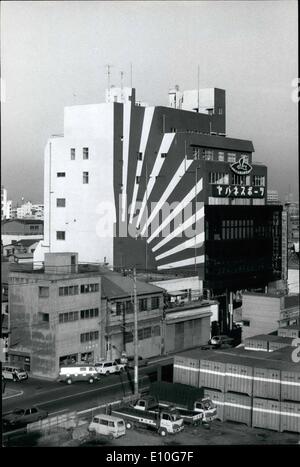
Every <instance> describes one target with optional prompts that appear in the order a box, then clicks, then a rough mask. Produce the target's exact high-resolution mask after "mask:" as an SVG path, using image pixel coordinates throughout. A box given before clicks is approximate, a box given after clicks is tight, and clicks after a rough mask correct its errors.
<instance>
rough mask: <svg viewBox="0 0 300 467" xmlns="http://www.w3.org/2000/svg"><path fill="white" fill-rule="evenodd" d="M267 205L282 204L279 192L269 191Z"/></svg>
mask: <svg viewBox="0 0 300 467" xmlns="http://www.w3.org/2000/svg"><path fill="white" fill-rule="evenodd" d="M267 203H268V204H280V201H279V195H278V191H277V190H268V191H267Z"/></svg>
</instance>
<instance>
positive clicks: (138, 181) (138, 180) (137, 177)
mask: <svg viewBox="0 0 300 467" xmlns="http://www.w3.org/2000/svg"><path fill="white" fill-rule="evenodd" d="M140 178H141V177H139V176H136V177H135V182H136V183H137V184H139V183H140Z"/></svg>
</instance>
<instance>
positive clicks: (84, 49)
mask: <svg viewBox="0 0 300 467" xmlns="http://www.w3.org/2000/svg"><path fill="white" fill-rule="evenodd" d="M297 18H298V13H297V2H296V1H294V0H282V1H275V2H273V1H233V2H231V1H187V2H184V1H175V2H172V1H162V2H161V1H146V2H143V1H133V2H127V1H120V2H119V1H50V2H47V1H40V2H39V1H33V2H26V1H20V2H18V1H17V2H14V1H2V2H1V71H2V73H1V76H2V90H3V91H4V94H2V98H1V100H2V104H1V110H2V112H1V120H2V122H1V123H2V130H1V133H2V145H1V146H2V184H3V185H4V186H5V187H6V188H7V189H8V196H9V198H11V199H13V201H14V202H17V201H19V202H20V199H21V197H22V196H24V197H25V199H29V200H31V201H32V202H42V201H43V157H44V146H45V144H46V140H47V138H48V136H50V135H51V134H55V133H63V107H64V106H66V105H73V104H90V103H98V102H103V101H104V96H105V87H106V85H107V77H106V74H105V72H106V68H105V65H106V64H108V63H109V64H111V65H112V68H111V72H112V78H111V83H112V84H115V85H117V86H119V85H120V71H124V85H127V86H129V85H130V63H132V67H133V86H134V87H135V88H136V90H137V98H138V100H143V101H146V102H149V103H150V104H155V105H167V103H168V90H169V88H170V87H172V86H174V85H175V84H178V85H179V86H180V89H181V90H183V89H193V88H196V87H197V66H198V64H199V66H200V87H219V88H222V89H225V90H226V105H227V135H228V136H231V137H236V138H244V139H250V140H252V141H253V144H254V148H255V154H254V159H255V160H257V161H261V162H264V163H266V164H267V165H268V169H269V170H268V176H269V188H274V189H278V190H279V194H280V196H281V197H282V198H284V196H285V194H286V193H287V192H288V191H289V185H290V187H291V191H292V192H293V195H294V199H295V200H296V199H297V195H298V137H297V136H298V133H297V104H296V103H295V102H293V100H292V97H291V96H292V91H293V89H295V88H293V86H292V81H293V80H295V79H296V78H297V75H298V59H297V57H298V49H297Z"/></svg>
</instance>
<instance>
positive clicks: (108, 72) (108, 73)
mask: <svg viewBox="0 0 300 467" xmlns="http://www.w3.org/2000/svg"><path fill="white" fill-rule="evenodd" d="M111 66H112V65H109V64H107V65H106V69H107V71H106V74H107V88H108V90H109V89H110V75H111V73H110V69H111Z"/></svg>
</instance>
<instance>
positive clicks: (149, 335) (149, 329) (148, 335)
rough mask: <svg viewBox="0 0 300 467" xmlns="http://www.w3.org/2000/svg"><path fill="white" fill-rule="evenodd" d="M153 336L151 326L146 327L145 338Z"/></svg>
mask: <svg viewBox="0 0 300 467" xmlns="http://www.w3.org/2000/svg"><path fill="white" fill-rule="evenodd" d="M150 337H151V327H149V328H144V339H149V338H150Z"/></svg>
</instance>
